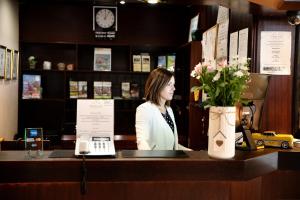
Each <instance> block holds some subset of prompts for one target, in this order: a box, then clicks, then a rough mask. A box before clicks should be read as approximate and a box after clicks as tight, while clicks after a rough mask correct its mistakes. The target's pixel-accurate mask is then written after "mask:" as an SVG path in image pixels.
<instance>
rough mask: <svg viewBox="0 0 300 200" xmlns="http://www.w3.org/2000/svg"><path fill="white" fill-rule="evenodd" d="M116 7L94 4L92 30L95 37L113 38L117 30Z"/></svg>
mask: <svg viewBox="0 0 300 200" xmlns="http://www.w3.org/2000/svg"><path fill="white" fill-rule="evenodd" d="M117 19H118V14H117V7H112V6H94V7H93V30H94V32H95V38H99V39H114V38H115V37H116V32H117V30H118V29H117Z"/></svg>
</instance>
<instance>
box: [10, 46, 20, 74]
mask: <svg viewBox="0 0 300 200" xmlns="http://www.w3.org/2000/svg"><path fill="white" fill-rule="evenodd" d="M18 71H19V51H17V50H14V51H13V65H12V79H17V78H18Z"/></svg>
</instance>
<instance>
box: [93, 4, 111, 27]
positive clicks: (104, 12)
mask: <svg viewBox="0 0 300 200" xmlns="http://www.w3.org/2000/svg"><path fill="white" fill-rule="evenodd" d="M114 22H115V15H114V13H113V12H112V11H111V10H109V9H106V8H104V9H101V10H99V11H98V12H97V14H96V23H97V24H98V26H100V27H101V28H109V27H111V26H112V25H113V24H114Z"/></svg>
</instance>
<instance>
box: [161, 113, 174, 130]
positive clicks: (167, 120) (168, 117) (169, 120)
mask: <svg viewBox="0 0 300 200" xmlns="http://www.w3.org/2000/svg"><path fill="white" fill-rule="evenodd" d="M161 114H162V116H163V117H164V118H165V120H166V122H167V123H168V124H169V126H170V128H171V129H172V131H173V133H174V122H173V121H172V119H171V117H170V115H169V113H168V111H167V109H166V114H163V113H161Z"/></svg>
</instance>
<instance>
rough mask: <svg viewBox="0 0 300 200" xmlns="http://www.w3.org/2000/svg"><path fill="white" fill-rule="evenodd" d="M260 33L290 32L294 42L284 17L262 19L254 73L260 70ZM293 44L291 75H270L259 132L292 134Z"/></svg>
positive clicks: (259, 25)
mask: <svg viewBox="0 0 300 200" xmlns="http://www.w3.org/2000/svg"><path fill="white" fill-rule="evenodd" d="M261 31H291V33H292V41H294V40H295V27H294V26H291V25H289V24H288V22H287V19H286V17H285V16H282V17H276V18H274V17H273V18H270V17H264V18H261V19H260V20H259V21H258V25H257V32H258V33H257V40H258V42H257V53H256V57H257V59H256V71H257V72H259V69H260V62H259V61H260V39H261V38H260V32H261ZM294 52H295V44H294V42H292V49H291V53H292V55H291V75H281V76H276V75H272V76H271V80H270V83H269V88H268V91H267V96H266V99H265V104H264V108H263V109H264V111H263V114H262V124H261V127H260V129H261V131H264V130H274V131H277V132H285V133H291V134H292V127H293V125H292V116H293V114H292V102H293V101H292V94H293V92H292V91H293V77H294V69H293V67H294Z"/></svg>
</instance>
